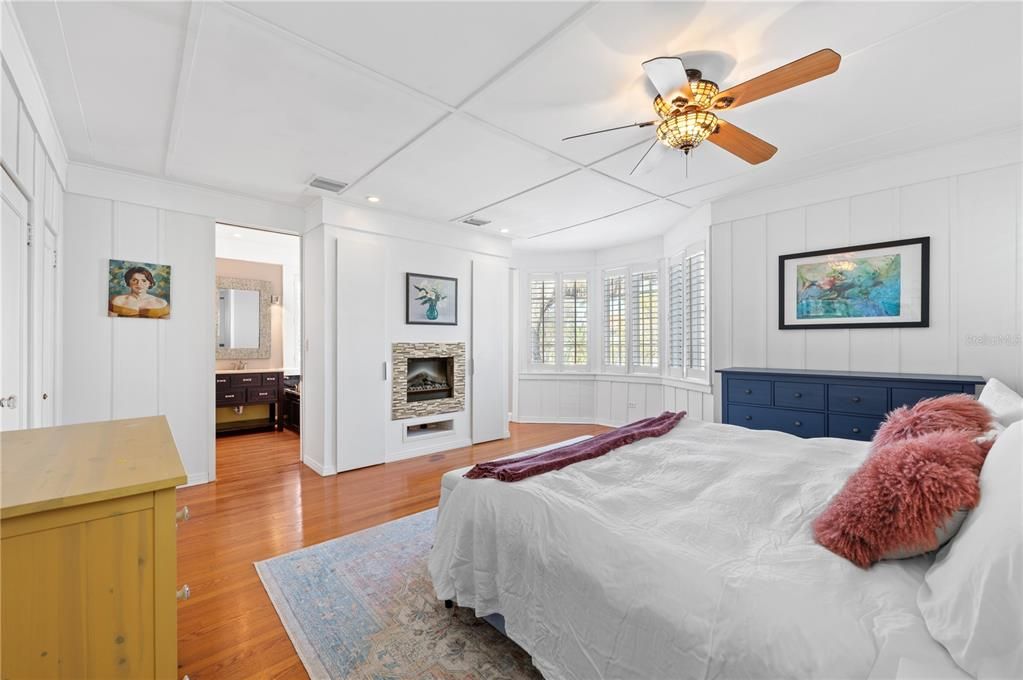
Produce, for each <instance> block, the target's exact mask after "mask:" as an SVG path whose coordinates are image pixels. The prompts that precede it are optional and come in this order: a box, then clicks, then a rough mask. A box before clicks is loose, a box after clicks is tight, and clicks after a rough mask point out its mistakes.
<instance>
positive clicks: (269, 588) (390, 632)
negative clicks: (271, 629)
mask: <svg viewBox="0 0 1023 680" xmlns="http://www.w3.org/2000/svg"><path fill="white" fill-rule="evenodd" d="M436 521H437V511H436V510H427V511H425V512H421V513H419V514H416V515H411V516H409V517H404V518H402V519H399V520H396V521H393V522H388V523H387V524H382V525H380V526H377V527H373V528H371V529H366V530H365V531H360V532H359V533H356V534H351V535H349V536H343V537H341V538H336V539H334V540H332V541H327V542H325V543H320V544H319V545H314V546H310V547H308V548H303V549H301V550H296V551H295V552H292V553H288V554H287V555H281V556H279V557H274V558H272V559H269V560H266V561H263V562H257V563H256V571H257V572H259V577H260V578H261V579H262V580H263V586H264V587H265V588H266V592H267V593H268V594H269V595H270V600H271V601H272V602H273V605H274V607H275V608H276V609H277V613H278V615H280V617H281V621H282V622H283V623H284V628H285V629H286V630H287V631H288V635H289V636H290V637H291V641H292V643H293V644H294V645H295V650H296V651H297V652H298V656H299V658H301V659H302V663H303V664H305V668H306V671H308V673H309V676H310V677H311V678H314V680H321V679H323V680H325V679H327V678H367V679H372V680H405V679H411V678H417V679H418V678H424V679H433V680H454V679H456V678H457V679H458V680H472V679H473V678H488V679H489V678H494V679H499V680H519V679H521V678H531V679H536V678H540V677H541V676H540V674H539V673H538V672H537V671H536V669H534V668H533V665H532V663H531V662H530V658H529V655H528V654H526V653H525V652H524V651H523V650H522V649H521V648H519V647H518V646H517V645H515V643H513V642H512V641H511V640H509V639H507V638H506V637H504V636H503V635H501V634H500V633H498V632H497V631H496V630H494V628H493V627H491V626H490V625H489V624H487V623H485V622H484V621H481V620H479V619H477V618H476V617H475V616H473V613H472V611H471V610H469V609H463V608H456V609H454V610H452V609H445V608H444V603H443V602H440V601H438V600H437V598H436V596H435V595H434V592H433V584H432V583H431V581H430V575H429V573H428V571H427V567H426V560H427V556H428V555H429V552H430V546H431V545H432V543H433V533H434V526H435V524H436Z"/></svg>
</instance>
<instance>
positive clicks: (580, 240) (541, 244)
mask: <svg viewBox="0 0 1023 680" xmlns="http://www.w3.org/2000/svg"><path fill="white" fill-rule="evenodd" d="M688 213H689V209H688V208H683V207H682V206H680V205H676V204H675V203H672V202H670V201H664V200H659V201H654V202H653V203H647V204H646V205H641V206H639V207H637V208H633V209H632V210H627V211H625V212H622V213H618V214H617V215H612V216H610V217H605V218H603V219H600V220H596V221H594V222H587V223H586V224H581V225H579V226H576V227H569V228H568V229H563V230H561V231H556V232H553V233H550V234H546V235H544V236H537V237H535V238H528V239H517V240H516V241H515V242H514V247H515V249H516V250H530V251H544V250H571V249H574V248H586V249H588V250H589V249H592V250H598V249H601V248H612V247H614V246H620V245H624V244H626V243H635V242H637V241H642V240H644V239H648V238H653V237H655V236H658V235H660V234H663V233H664V232H666V231H667V230H668V229H671V228H672V227H674V226H675V225H677V224H679V222H681V221H682V218H684V217H685V216H686V214H688Z"/></svg>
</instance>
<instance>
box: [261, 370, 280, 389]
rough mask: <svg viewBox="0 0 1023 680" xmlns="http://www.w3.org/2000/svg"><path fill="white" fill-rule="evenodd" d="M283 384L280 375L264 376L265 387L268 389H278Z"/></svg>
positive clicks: (266, 374)
mask: <svg viewBox="0 0 1023 680" xmlns="http://www.w3.org/2000/svg"><path fill="white" fill-rule="evenodd" d="M280 384H281V374H280V373H264V374H263V385H264V386H266V387H277V386H278V385H280Z"/></svg>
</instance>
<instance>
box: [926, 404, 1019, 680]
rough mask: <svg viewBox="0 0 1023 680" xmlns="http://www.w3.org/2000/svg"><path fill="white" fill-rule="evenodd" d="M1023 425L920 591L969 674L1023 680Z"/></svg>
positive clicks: (1000, 451)
mask: <svg viewBox="0 0 1023 680" xmlns="http://www.w3.org/2000/svg"><path fill="white" fill-rule="evenodd" d="M1021 460H1023V422H1020V423H1016V424H1014V425H1012V426H1011V427H1009V428H1008V429H1007V430H1006V431H1005V432H1004V433H1002V435H1001V436H999V437H998V439H996V440H995V443H994V446H992V447H991V451H990V452H989V453H988V455H987V459H986V460H985V461H984V467H983V468H982V469H981V472H980V503H979V504H978V505H977V507H976V508H974V509H973V511H972V512H971V513H970V514H969V516H967V518H966V521H965V522H963V526H962V528H961V529H960V530H959V535H958V536H956V538H955V540H953V541H952V542H950V543H949V544H948V545H946V546H945V547H944V548H942V549H941V551H940V552H938V556H937V559H935V561H934V564H933V565H932V566H931V568H930V569H928V570H927V574H926V575H925V576H924V583H923V585H921V586H920V591H919V593H918V594H917V604H918V605H919V606H920V611H921V613H922V614H923V617H924V621H926V623H927V629H928V630H929V631H930V633H931V635H932V636H933V637H934V639H935V640H937V641H938V642H940V643H941V644H942V645H944V646H945V648H946V649H947V650H948V652H949V654H951V655H952V658H953V659H955V662H956V663H957V664H959V665H960V666H961V667H962V668H963V670H965V671H967V672H969V673H970V674H971V675H974V676H976V677H977V678H979V679H980V680H983V679H984V678H1021V677H1023V465H1021Z"/></svg>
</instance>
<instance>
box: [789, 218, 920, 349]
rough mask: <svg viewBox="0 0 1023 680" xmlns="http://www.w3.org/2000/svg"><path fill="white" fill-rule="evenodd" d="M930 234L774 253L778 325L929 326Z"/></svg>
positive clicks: (809, 326) (793, 326) (827, 326)
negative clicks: (790, 252) (841, 246)
mask: <svg viewBox="0 0 1023 680" xmlns="http://www.w3.org/2000/svg"><path fill="white" fill-rule="evenodd" d="M930 243H931V239H930V237H926V236H925V237H922V238H911V239H904V240H901V241H886V242H884V243H868V244H866V245H861V246H849V247H845V248H832V249H830V250H814V251H811V252H806V253H796V254H793V255H781V256H779V257H778V328H779V329H782V330H785V329H792V328H908V327H926V326H927V325H928V323H929V322H928V309H927V307H928V296H929V293H928V286H929V270H930V257H929V251H930Z"/></svg>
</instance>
